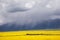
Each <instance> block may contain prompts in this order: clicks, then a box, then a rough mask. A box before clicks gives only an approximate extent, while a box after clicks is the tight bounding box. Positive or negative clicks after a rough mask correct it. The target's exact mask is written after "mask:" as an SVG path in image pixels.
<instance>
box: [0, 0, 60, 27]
mask: <svg viewBox="0 0 60 40" xmlns="http://www.w3.org/2000/svg"><path fill="white" fill-rule="evenodd" d="M54 19H60V0H0V25H4V24H14V23H15V24H16V25H25V24H26V25H28V24H32V25H33V26H34V25H36V23H38V22H40V23H41V22H43V21H48V20H54Z"/></svg>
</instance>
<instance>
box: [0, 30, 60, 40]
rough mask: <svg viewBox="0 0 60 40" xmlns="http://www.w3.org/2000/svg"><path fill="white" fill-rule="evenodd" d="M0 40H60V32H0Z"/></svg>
mask: <svg viewBox="0 0 60 40" xmlns="http://www.w3.org/2000/svg"><path fill="white" fill-rule="evenodd" d="M0 40H60V30H30V31H27V30H26V31H10V32H0Z"/></svg>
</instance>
